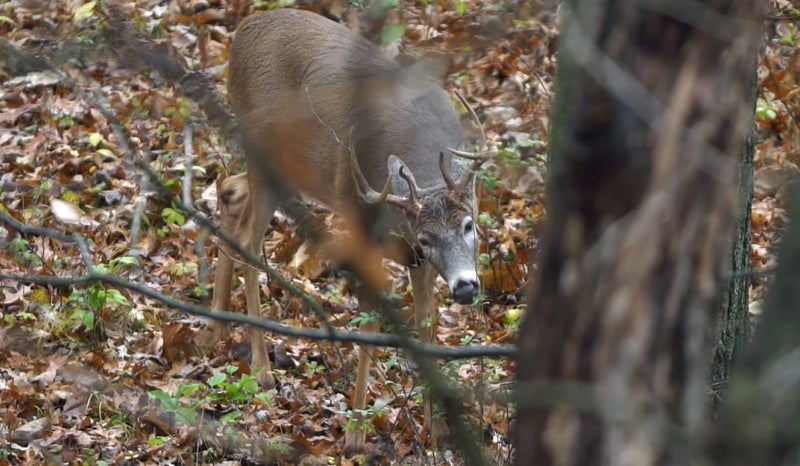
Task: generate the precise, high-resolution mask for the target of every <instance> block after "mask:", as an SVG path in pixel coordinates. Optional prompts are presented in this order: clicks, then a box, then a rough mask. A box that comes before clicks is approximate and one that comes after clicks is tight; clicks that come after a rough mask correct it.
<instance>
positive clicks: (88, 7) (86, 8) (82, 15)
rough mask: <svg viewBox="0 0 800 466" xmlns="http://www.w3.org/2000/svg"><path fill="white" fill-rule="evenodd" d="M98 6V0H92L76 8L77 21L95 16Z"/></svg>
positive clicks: (75, 16)
mask: <svg viewBox="0 0 800 466" xmlns="http://www.w3.org/2000/svg"><path fill="white" fill-rule="evenodd" d="M96 7H97V1H96V0H92V1H91V2H86V3H84V4H83V5H81V6H79V7H78V9H77V10H75V15H74V16H73V17H74V18H75V21H80V20H82V19H87V18H91V17H92V16H94V10H95V8H96Z"/></svg>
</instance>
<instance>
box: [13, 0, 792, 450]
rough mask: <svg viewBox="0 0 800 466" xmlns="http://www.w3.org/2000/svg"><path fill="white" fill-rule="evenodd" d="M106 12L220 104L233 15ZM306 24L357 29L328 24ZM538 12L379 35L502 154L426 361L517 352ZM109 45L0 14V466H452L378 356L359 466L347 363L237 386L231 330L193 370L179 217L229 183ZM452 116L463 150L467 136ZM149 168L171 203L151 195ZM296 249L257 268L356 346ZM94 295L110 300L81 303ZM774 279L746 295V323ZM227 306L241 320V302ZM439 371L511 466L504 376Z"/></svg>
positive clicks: (80, 9)
mask: <svg viewBox="0 0 800 466" xmlns="http://www.w3.org/2000/svg"><path fill="white" fill-rule="evenodd" d="M531 3H534V2H531ZM542 3H554V2H542ZM269 4H270V2H261V3H260V5H262V6H264V7H266V6H268V5H269ZM119 5H120V6H122V7H123V8H124V9H125V11H127V12H129V18H130V22H131V24H133V25H134V26H135V28H138V30H140V31H142V32H143V33H145V34H147V35H148V37H150V38H151V40H152V41H153V42H156V43H159V44H168V45H169V46H171V47H173V49H174V50H175V51H176V52H177V54H176V56H177V57H178V58H179V59H180V60H181V61H182V62H183V63H184V64H185V66H187V67H188V68H190V69H192V70H196V71H203V73H204V74H205V75H206V76H208V77H210V78H211V79H213V80H214V82H215V83H216V84H217V91H219V92H223V93H224V82H225V79H224V70H225V67H226V63H227V59H228V51H227V45H228V43H229V41H230V38H231V36H232V33H233V30H234V29H233V26H232V25H233V24H235V20H234V18H233V17H234V15H233V14H232V11H233V5H234V2H231V3H230V4H228V3H227V2H225V1H223V0H216V1H215V0H211V1H210V4H209V3H206V2H205V1H204V0H196V1H193V2H169V3H164V2H161V1H157V0H131V1H128V2H120V3H119ZM443 5H447V8H444V7H443ZM304 7H305V8H310V9H312V10H315V11H318V12H323V13H325V14H326V15H328V16H330V17H334V18H342V19H343V20H344V19H352V10H350V9H348V8H347V7H346V4H345V3H343V2H342V3H339V2H337V1H327V2H323V3H320V4H315V5H313V6H312V5H310V4H309V5H304ZM789 7H790V4H789V2H782V1H776V2H772V10H773V11H772V12H773V15H772V16H773V18H774V19H773V20H771V21H770V22H769V23H768V25H767V28H768V34H767V36H765V48H764V50H763V52H762V54H761V56H760V61H759V69H758V88H759V94H758V103H757V112H756V123H757V135H756V141H757V146H756V147H757V152H756V156H755V162H754V167H755V198H754V201H753V206H752V227H753V246H752V254H751V261H752V268H753V269H754V270H755V271H766V272H769V270H771V268H772V267H773V265H774V263H775V253H774V250H775V246H776V244H777V240H778V239H779V236H780V232H781V231H782V229H783V227H784V225H785V223H786V220H787V218H786V208H785V199H784V195H785V189H784V188H785V186H786V183H787V180H789V179H790V178H791V177H793V176H794V175H795V173H796V172H797V171H798V160H797V153H798V151H797V146H795V144H797V143H798V142H800V139H799V138H798V136H799V135H800V133H798V130H797V128H798V125H797V122H796V121H795V119H794V118H795V115H800V99H798V97H797V92H796V89H797V83H798V75H797V74H796V71H795V68H797V67H796V64H797V60H798V58H800V54H798V38H797V34H796V28H795V27H794V23H793V22H792V20H793V19H794V16H793V15H794V13H793V12H792V11H793V10H789ZM529 8H530V9H529V10H525V9H524V8H520V7H519V6H518V4H517V2H505V1H503V0H498V1H496V2H477V1H471V0H470V1H460V0H457V1H455V2H450V3H445V2H434V3H428V2H413V3H412V2H403V3H402V4H401V6H400V8H399V9H398V14H397V15H396V17H393V20H394V21H396V22H397V23H398V24H400V23H402V24H404V25H405V28H387V29H386V31H387V34H389V35H394V36H397V37H389V39H398V40H400V41H401V42H402V44H403V46H404V47H405V48H404V51H403V53H404V54H408V55H410V56H413V57H417V58H418V57H422V56H433V57H438V58H437V59H436V60H437V61H436V63H438V64H439V65H442V66H441V67H442V68H443V71H441V72H440V75H441V76H440V77H441V78H442V85H443V87H445V88H446V89H448V90H449V91H451V92H453V93H454V92H456V91H457V92H460V93H461V94H462V95H464V96H465V97H466V100H467V101H468V102H470V105H471V106H472V107H474V109H475V111H476V113H477V114H478V115H479V117H480V119H481V120H482V127H483V130H484V131H485V133H486V135H487V138H488V140H489V141H491V142H492V144H494V145H495V146H496V147H497V148H498V149H499V151H498V156H497V157H496V158H495V159H494V160H492V161H489V162H487V163H486V164H484V166H483V167H482V168H481V171H480V172H479V174H478V180H477V187H478V193H479V198H480V202H479V210H480V215H479V219H478V223H479V226H480V228H479V229H480V234H481V239H482V241H481V251H480V256H479V262H480V267H481V271H480V278H481V282H482V288H483V292H482V294H481V296H480V299H479V300H478V303H479V304H476V305H473V306H465V305H460V304H457V303H454V301H453V299H452V298H451V297H450V294H449V291H448V289H447V286H446V283H444V281H443V280H441V279H439V281H437V291H436V292H435V295H434V296H435V301H436V309H437V311H438V316H439V317H438V325H437V327H436V332H435V333H436V342H437V343H439V344H441V345H447V346H450V347H454V348H461V347H469V346H478V345H493V344H513V343H515V338H516V337H515V335H516V331H517V329H518V327H519V324H520V319H521V317H522V316H523V315H524V306H523V304H522V298H523V297H524V285H525V283H526V281H527V280H529V279H531V278H533V277H534V276H535V274H534V273H533V272H534V271H535V266H531V265H530V264H535V256H536V250H537V241H536V237H537V233H538V231H539V229H540V227H541V224H542V220H543V218H544V180H545V179H546V166H545V165H546V164H545V159H546V155H545V154H546V147H547V141H548V129H549V128H548V123H549V122H548V114H549V110H550V105H551V103H552V99H553V91H554V89H553V77H554V75H555V69H556V49H557V47H556V45H557V40H558V34H559V32H558V28H557V26H558V25H557V12H556V10H555V8H545V7H542V6H539V7H533V6H531V7H529ZM351 24H353V23H351ZM108 25H109V21H108V16H107V12H106V10H104V5H103V3H101V2H96V1H90V2H83V1H77V0H75V1H67V0H12V1H11V2H7V3H5V4H3V5H0V33H2V37H3V38H4V40H6V41H8V42H9V44H11V45H13V46H14V47H16V48H18V49H20V50H24V51H26V52H29V53H32V54H34V55H36V56H37V57H39V58H40V60H41V61H40V62H36V63H27V62H25V61H24V60H22V59H20V58H18V56H17V55H7V54H3V53H0V56H4V57H6V60H4V63H3V68H2V69H0V212H3V213H5V214H7V215H9V216H10V217H12V218H13V219H15V220H16V221H18V222H20V223H22V224H24V225H26V226H27V227H30V229H28V230H27V231H18V229H15V228H12V227H11V225H10V223H8V222H4V221H2V220H0V271H1V272H0V273H1V274H2V275H0V276H1V277H2V278H0V317H2V319H0V465H3V464H53V463H57V464H196V463H204V464H238V463H245V464H274V463H283V464H305V465H314V464H320V465H322V464H366V463H369V464H461V462H462V460H461V459H460V458H459V454H460V453H459V451H458V450H457V449H456V448H454V447H452V446H450V445H447V444H443V445H440V446H441V447H442V448H440V449H438V450H437V449H432V448H430V445H429V443H428V442H427V440H426V435H427V432H426V430H425V429H424V428H423V427H422V426H423V422H422V418H423V401H422V400H423V395H424V392H425V389H426V387H425V385H424V384H422V383H421V381H420V377H419V375H418V374H417V373H416V371H415V370H414V364H413V363H412V362H411V361H410V359H409V358H408V356H407V355H406V354H404V352H403V351H401V350H398V349H393V348H381V349H380V350H379V351H378V354H377V357H376V359H377V367H376V368H374V369H373V376H374V381H373V383H371V384H370V387H369V397H370V399H371V400H372V402H373V404H372V405H371V406H372V407H371V408H370V409H369V410H368V412H367V413H366V415H367V416H368V419H369V422H368V423H367V427H366V428H368V431H369V436H368V437H369V439H368V445H367V449H366V452H365V454H364V455H358V456H354V457H351V458H347V457H345V456H344V455H343V454H342V451H341V450H342V445H343V438H344V431H345V430H346V429H350V428H354V427H353V426H354V421H353V413H352V412H350V411H349V399H350V395H351V393H350V392H351V390H352V387H353V383H354V377H355V376H354V371H355V355H356V352H357V351H356V350H355V348H354V345H353V344H351V343H346V342H330V341H313V340H309V339H301V338H295V337H287V336H283V335H279V334H269V335H268V337H267V339H268V344H269V346H270V355H271V357H272V359H273V361H274V363H273V364H274V365H273V369H275V371H276V373H277V378H278V381H279V385H278V388H277V389H273V390H266V391H263V390H261V389H260V388H259V387H258V385H257V384H256V383H255V380H254V379H253V377H252V374H251V370H250V368H249V367H248V359H249V343H248V334H247V332H246V331H245V327H243V326H239V325H237V326H234V327H233V328H234V331H233V332H232V334H231V336H230V338H228V339H227V340H226V341H223V342H219V344H217V345H216V346H215V351H213V352H209V351H208V341H209V333H208V331H207V330H206V329H205V325H204V321H203V319H201V318H199V317H198V316H196V315H192V314H191V313H186V312H181V311H180V310H178V309H176V308H175V306H174V302H173V301H170V300H179V301H180V302H183V303H188V304H192V305H200V306H207V305H208V304H209V293H210V291H211V288H210V285H209V281H210V280H211V279H212V277H213V274H212V272H213V270H214V264H215V261H214V258H215V257H216V252H217V248H216V246H215V241H214V239H213V238H212V236H213V235H209V234H208V231H207V230H205V229H203V228H201V227H200V226H198V224H197V222H195V221H194V220H192V218H191V216H190V214H189V212H187V211H185V210H184V209H182V207H181V205H180V202H179V201H178V200H179V199H180V198H181V196H184V197H187V196H188V200H189V202H188V204H190V205H191V206H192V207H193V208H195V209H197V210H199V211H201V212H205V213H206V214H207V215H209V216H213V214H214V212H215V210H216V203H217V199H216V191H215V183H214V182H215V180H216V179H217V178H218V177H219V176H220V175H222V174H224V173H229V172H232V171H235V169H236V167H237V165H238V164H237V163H236V162H235V160H236V158H237V156H236V155H232V154H230V153H229V150H228V149H227V147H226V145H225V141H224V139H223V138H222V137H221V135H220V132H219V131H217V130H215V129H214V128H212V127H211V126H210V125H209V124H208V122H207V121H206V120H205V117H204V115H203V113H202V111H201V109H200V108H199V106H198V105H197V104H196V103H195V102H193V101H191V100H190V99H188V98H186V97H184V96H183V95H182V94H180V93H179V92H177V90H176V89H175V88H174V86H172V85H170V84H169V83H168V82H167V80H165V79H164V78H163V77H162V76H159V75H158V74H157V73H155V72H153V71H150V70H148V69H142V68H141V67H138V66H137V65H135V64H133V63H131V60H130V57H126V56H124V55H120V54H119V53H116V52H118V50H116V49H115V48H114V46H113V45H111V44H113V40H112V38H113V37H111V36H113V35H114V31H113V30H109V28H108ZM442 52H445V53H442ZM9 56H14V57H17V58H15V59H8V57H9ZM720 92H724V91H723V90H720ZM454 102H456V99H455V98H454ZM461 110H462V112H463V114H464V118H463V120H464V125H465V127H467V128H469V130H470V132H471V135H472V136H473V137H474V139H476V140H477V139H478V137H477V135H478V134H479V133H480V131H478V130H477V128H476V125H475V124H474V122H473V121H471V119H470V117H469V112H467V111H466V109H463V108H462V109H461ZM187 152H188V153H189V154H190V155H192V156H193V159H192V160H189V159H187V156H186V155H187ZM141 161H145V163H146V164H147V165H148V166H149V167H150V168H152V170H153V171H154V172H156V173H157V174H158V175H159V176H160V179H161V183H162V184H163V186H164V187H165V188H166V190H159V189H157V188H155V187H153V183H152V182H151V180H148V177H147V175H146V174H145V173H144V172H143V171H142V169H141V167H140V164H138V163H137V162H141ZM187 161H188V163H187ZM188 166H190V167H191V169H190V170H188V173H187V167H188ZM731 182H732V183H733V182H734V180H732V181H731ZM184 186H187V187H188V188H189V189H188V190H186V191H185V190H184ZM184 192H185V193H186V194H184ZM167 193H172V194H174V196H170V195H168V194H167ZM314 210H315V213H316V214H317V215H318V216H319V217H320V218H321V219H322V221H323V222H324V224H325V225H327V226H328V227H329V230H330V231H331V234H332V235H334V236H336V235H343V234H345V233H344V232H343V231H342V230H344V228H343V227H342V225H341V222H340V221H338V220H337V218H335V217H334V215H333V214H332V213H330V212H327V211H325V210H324V209H322V208H319V207H315V208H314ZM298 238H299V236H298V235H297V228H296V226H295V224H294V222H293V221H292V220H290V219H289V218H288V217H286V216H283V215H277V216H276V218H275V219H274V220H273V222H272V225H271V228H270V231H269V233H268V235H267V239H266V242H265V246H264V251H265V255H266V257H267V259H268V263H269V264H271V265H273V266H275V267H276V269H277V270H278V272H279V273H280V274H281V275H282V276H283V277H284V278H286V279H287V280H288V281H289V282H290V283H292V284H293V285H294V286H295V287H296V288H297V289H299V290H301V291H302V293H304V294H306V295H308V296H310V297H311V298H312V299H313V300H314V301H315V302H316V304H317V305H319V306H321V307H322V308H323V309H324V310H325V311H326V313H327V317H328V319H329V320H330V321H331V322H333V323H335V324H336V325H337V326H338V327H340V328H342V329H350V330H355V329H357V327H358V325H357V323H358V321H359V318H363V316H362V315H361V313H360V312H359V308H358V304H357V302H356V301H355V299H354V298H353V297H352V296H351V293H350V289H349V285H348V282H347V280H346V279H345V278H344V277H343V275H342V274H341V273H339V272H338V270H337V267H336V264H333V263H331V262H330V261H329V260H328V259H327V258H326V257H325V256H324V255H323V254H322V252H321V250H320V248H319V247H317V246H316V245H315V243H312V242H310V241H304V240H303V239H302V238H300V239H298ZM84 242H85V243H84ZM386 266H387V268H388V270H390V272H391V276H390V280H391V288H392V290H393V294H394V295H396V296H397V297H398V299H399V306H400V310H401V311H403V312H404V313H407V311H408V310H409V308H410V303H411V298H410V293H409V291H408V290H409V283H408V278H407V277H406V274H405V272H404V270H403V268H401V267H400V266H398V265H397V264H394V263H391V262H388V261H387V263H386ZM103 274H107V275H108V276H113V277H115V278H116V281H115V282H114V283H110V282H109V281H108V280H105V281H104V280H96V278H97V277H99V276H100V275H103ZM768 278H769V274H768V273H764V274H756V275H755V278H754V279H753V288H752V290H751V314H752V315H753V316H754V318H755V317H757V315H758V313H759V312H760V302H761V300H762V298H763V296H764V293H765V290H766V284H767V283H768ZM262 284H263V287H262V288H263V290H264V293H262V295H265V296H266V295H268V296H269V297H270V298H269V300H268V301H267V304H266V305H265V309H264V310H265V312H264V316H265V317H267V318H269V319H271V320H273V321H275V322H279V323H281V324H283V325H285V326H287V327H291V328H304V329H318V328H322V327H323V325H324V324H323V322H322V321H321V319H320V316H319V315H317V314H314V313H312V312H309V310H308V306H307V305H306V304H304V302H303V301H302V300H301V299H300V298H299V297H298V296H297V295H295V294H292V293H290V292H288V291H287V290H286V289H284V288H282V287H280V286H278V285H277V284H276V283H275V280H270V281H267V280H266V275H265V274H262ZM142 290H147V292H143V291H142ZM232 307H233V308H234V309H244V307H245V306H244V290H243V287H242V286H237V287H236V288H235V290H234V292H233V294H232ZM209 353H211V354H209ZM441 371H442V374H444V375H446V376H447V377H448V379H449V380H450V382H451V383H452V384H453V386H455V387H458V390H460V392H461V393H463V394H464V403H463V405H464V409H465V413H466V418H467V419H468V421H469V422H470V423H471V424H472V425H474V426H475V427H476V428H478V429H479V431H480V432H482V433H483V434H484V436H483V443H484V446H485V447H486V451H487V452H488V454H489V455H490V456H491V457H492V459H493V462H494V463H498V464H504V463H507V462H508V461H509V455H510V449H509V443H510V441H511V439H510V422H511V419H512V418H513V408H512V405H511V403H510V400H509V399H508V393H509V391H508V388H509V385H510V383H511V381H512V379H513V375H514V364H513V361H511V360H509V359H507V358H494V357H482V358H458V359H452V360H448V361H443V362H442V363H441Z"/></svg>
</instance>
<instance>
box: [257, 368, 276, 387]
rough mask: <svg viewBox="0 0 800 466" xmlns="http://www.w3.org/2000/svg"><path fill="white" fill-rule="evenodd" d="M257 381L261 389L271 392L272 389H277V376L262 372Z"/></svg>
mask: <svg viewBox="0 0 800 466" xmlns="http://www.w3.org/2000/svg"><path fill="white" fill-rule="evenodd" d="M256 381H257V382H258V385H259V386H260V387H261V388H264V389H266V390H269V389H271V388H275V385H276V383H275V376H273V375H272V373H270V372H266V371H264V372H262V373H261V374H259V375H258V376H257V377H256Z"/></svg>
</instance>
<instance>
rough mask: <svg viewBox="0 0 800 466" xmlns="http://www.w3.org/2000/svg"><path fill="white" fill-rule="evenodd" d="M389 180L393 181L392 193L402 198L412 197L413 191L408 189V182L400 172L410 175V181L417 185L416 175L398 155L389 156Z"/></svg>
mask: <svg viewBox="0 0 800 466" xmlns="http://www.w3.org/2000/svg"><path fill="white" fill-rule="evenodd" d="M388 163H389V178H390V179H391V180H392V192H393V193H394V194H397V195H398V196H402V197H406V198H407V197H410V196H411V189H410V188H409V187H408V182H407V181H406V180H405V179H404V178H403V177H402V176H401V175H400V170H402V171H403V173H405V174H406V175H408V177H409V179H410V180H411V181H412V182H413V183H416V180H415V179H414V174H413V173H411V170H409V169H408V167H407V166H406V164H404V163H403V161H402V160H400V158H399V157H397V156H396V155H390V156H389V162H388Z"/></svg>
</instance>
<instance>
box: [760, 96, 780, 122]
mask: <svg viewBox="0 0 800 466" xmlns="http://www.w3.org/2000/svg"><path fill="white" fill-rule="evenodd" d="M756 118H758V119H760V120H774V119H776V118H778V111H777V109H775V107H774V106H773V105H772V104H771V103H769V102H767V101H766V100H764V99H758V101H757V102H756Z"/></svg>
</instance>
